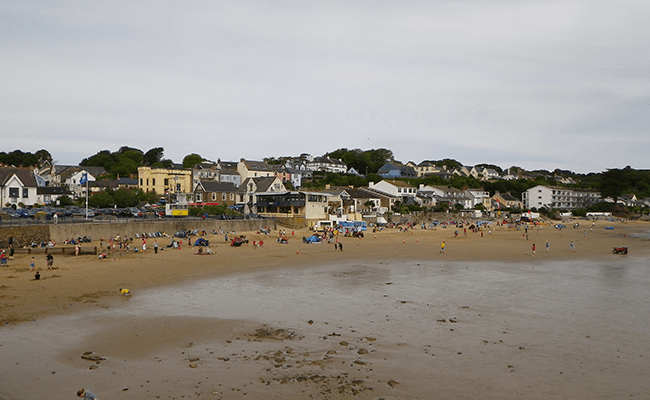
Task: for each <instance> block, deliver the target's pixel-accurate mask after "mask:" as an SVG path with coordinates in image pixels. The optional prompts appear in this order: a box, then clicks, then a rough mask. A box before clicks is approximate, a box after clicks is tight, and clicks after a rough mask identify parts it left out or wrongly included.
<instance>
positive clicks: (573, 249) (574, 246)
mask: <svg viewBox="0 0 650 400" xmlns="http://www.w3.org/2000/svg"><path fill="white" fill-rule="evenodd" d="M569 246H571V251H573V252H574V253H575V252H576V245H575V244H573V240H572V241H571V243H569Z"/></svg>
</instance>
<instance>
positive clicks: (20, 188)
mask: <svg viewBox="0 0 650 400" xmlns="http://www.w3.org/2000/svg"><path fill="white" fill-rule="evenodd" d="M37 187H38V186H37V184H36V178H35V177H34V172H33V171H32V170H31V169H29V168H13V167H0V204H2V206H3V207H14V208H16V207H19V206H20V205H21V204H23V205H26V206H31V205H34V204H36V203H37V202H38V193H37Z"/></svg>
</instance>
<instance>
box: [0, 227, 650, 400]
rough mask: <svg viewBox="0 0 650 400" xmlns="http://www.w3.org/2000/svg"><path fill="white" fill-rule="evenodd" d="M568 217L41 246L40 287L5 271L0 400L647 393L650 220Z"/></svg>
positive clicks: (0, 304) (28, 274) (25, 262)
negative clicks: (338, 246)
mask: <svg viewBox="0 0 650 400" xmlns="http://www.w3.org/2000/svg"><path fill="white" fill-rule="evenodd" d="M580 223H581V226H580V227H578V228H577V229H574V228H573V227H572V225H571V224H567V225H568V226H567V227H566V228H564V229H562V230H558V229H555V228H553V227H552V226H550V225H543V226H540V227H530V228H528V230H527V232H526V231H524V228H521V229H519V230H517V229H512V228H508V227H505V226H504V227H497V226H492V227H491V228H490V229H485V230H484V231H483V232H482V233H483V235H481V234H480V233H474V232H471V231H469V230H468V231H467V234H465V232H464V229H463V228H461V229H458V232H459V234H458V237H455V234H454V231H455V230H456V228H453V227H450V228H446V229H443V228H441V227H438V228H436V229H435V230H433V229H427V230H423V229H417V228H416V229H413V230H409V231H406V232H400V231H398V230H396V229H385V230H382V231H377V232H373V231H372V230H368V231H367V232H366V233H365V237H364V238H351V237H342V236H339V237H338V240H339V241H340V242H341V243H342V244H343V251H340V250H334V245H333V243H322V244H304V243H302V240H301V239H302V237H303V236H307V235H308V234H309V232H308V231H306V230H299V231H295V234H294V235H292V234H291V233H292V232H291V230H287V233H288V236H289V243H288V244H280V243H278V242H277V241H276V238H277V231H276V232H272V234H271V235H268V236H267V235H260V234H259V233H257V232H245V233H244V234H246V235H247V237H248V239H249V244H248V245H243V246H241V247H230V246H229V243H228V242H226V241H225V240H224V238H223V235H210V236H209V237H208V239H209V240H210V244H211V249H212V251H213V253H214V254H213V255H196V254H195V253H196V252H197V249H196V247H194V248H190V247H189V246H187V245H186V243H184V245H183V246H182V248H181V250H173V249H171V248H166V247H165V246H167V244H168V243H169V240H170V239H159V244H160V246H161V248H164V250H162V251H159V253H158V254H154V252H153V249H152V241H151V240H149V242H148V245H147V247H148V249H147V251H146V252H145V253H141V252H138V253H135V252H132V251H131V252H128V253H126V252H119V251H118V252H115V253H114V254H113V255H111V256H110V257H109V258H107V259H98V258H97V256H94V255H83V256H78V257H75V256H58V257H56V256H55V263H54V265H55V267H57V269H54V270H47V269H45V260H44V257H42V256H41V259H37V260H36V261H37V266H39V267H40V268H41V271H40V273H41V275H42V277H41V279H40V280H38V281H35V280H33V275H34V273H33V272H32V271H30V270H29V259H30V257H29V256H28V255H26V254H19V255H18V256H17V257H16V259H15V260H13V261H10V264H9V266H7V267H2V268H0V280H1V282H2V283H1V284H0V322H1V323H2V326H0V331H2V335H1V336H0V337H1V339H0V349H1V350H2V353H3V360H2V365H1V370H2V376H3V381H5V382H9V384H4V385H3V386H2V387H0V399H3V400H13V399H18V398H21V399H25V398H37V397H40V396H39V394H43V393H45V392H48V394H52V396H50V397H55V398H58V397H66V396H72V395H74V393H76V390H77V389H79V388H81V387H86V388H87V389H90V390H92V391H94V392H95V393H96V394H97V395H98V397H99V398H100V399H102V398H118V399H121V398H123V399H127V398H134V397H136V398H163V399H179V398H206V397H207V398H215V399H230V398H252V399H257V398H290V399H291V398H295V399H299V398H323V399H326V398H359V399H379V398H385V399H391V398H395V399H397V398H413V399H431V398H436V399H452V398H453V399H457V398H468V399H471V398H489V399H492V398H493V399H509V398H512V399H518V398H540V399H543V398H544V399H545V398H552V399H563V398H574V399H581V398H584V399H595V398H603V399H606V398H622V397H625V398H630V397H632V398H644V397H648V396H649V395H650V386H649V384H648V383H647V382H646V381H647V379H646V377H645V376H644V375H645V374H644V371H647V370H648V367H650V362H649V361H650V360H649V359H650V352H649V351H648V350H649V349H650V343H648V340H647V333H646V329H645V328H647V326H649V325H650V320H649V319H648V317H647V316H646V314H647V312H646V310H647V309H648V305H650V304H648V299H649V298H650V296H648V294H650V293H649V289H648V287H649V285H648V283H650V273H649V272H648V267H647V264H646V263H645V260H646V259H647V256H648V255H649V254H650V246H649V244H650V242H649V241H648V230H649V229H650V225H648V224H647V223H642V222H606V221H597V222H596V223H595V225H594V226H592V225H591V222H587V221H580ZM610 226H611V227H613V228H614V229H611V230H610V229H605V227H610ZM253 240H254V241H256V242H259V240H263V241H264V246H263V247H254V246H253V245H252V241H253ZM443 241H444V242H445V251H444V253H443V252H442V251H441V243H442V242H443ZM546 241H548V242H549V248H548V251H547V249H546V246H545V244H546ZM134 242H135V241H134ZM571 242H573V243H574V245H575V249H572V248H571V247H570V243H571ZM533 244H535V246H536V251H535V254H533V252H532V245H533ZM95 245H97V246H99V244H97V243H92V244H90V245H89V247H94V246H95ZM619 246H627V247H628V248H629V249H630V254H628V255H614V254H612V248H613V247H619ZM120 288H129V289H130V290H131V291H132V293H133V296H131V297H122V296H120V294H119V289H120ZM85 352H91V353H90V354H88V355H87V358H88V357H90V358H92V357H93V356H97V357H100V359H96V360H89V359H87V358H82V357H81V356H82V355H84V353H85Z"/></svg>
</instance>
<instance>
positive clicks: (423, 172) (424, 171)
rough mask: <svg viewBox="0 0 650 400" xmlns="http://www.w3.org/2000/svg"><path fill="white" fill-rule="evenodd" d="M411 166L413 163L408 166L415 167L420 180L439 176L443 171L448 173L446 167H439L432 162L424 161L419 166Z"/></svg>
mask: <svg viewBox="0 0 650 400" xmlns="http://www.w3.org/2000/svg"><path fill="white" fill-rule="evenodd" d="M411 164H412V162H409V163H407V164H406V165H409V166H411V167H413V169H414V170H415V172H416V173H417V176H418V178H421V177H424V176H430V175H434V174H438V173H440V172H442V171H446V169H445V168H444V167H438V166H436V165H435V164H434V163H432V162H431V161H422V162H421V163H419V164H417V165H411Z"/></svg>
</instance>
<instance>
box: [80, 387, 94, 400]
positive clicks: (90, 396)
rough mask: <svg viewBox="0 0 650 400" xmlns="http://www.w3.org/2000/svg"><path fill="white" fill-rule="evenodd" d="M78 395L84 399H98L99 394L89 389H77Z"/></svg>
mask: <svg viewBox="0 0 650 400" xmlns="http://www.w3.org/2000/svg"><path fill="white" fill-rule="evenodd" d="M77 397H81V398H82V399H84V400H97V396H95V394H94V393H93V392H91V391H89V390H85V389H79V390H78V391H77Z"/></svg>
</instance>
